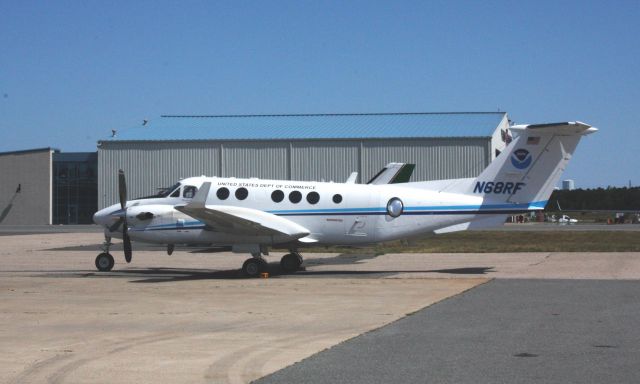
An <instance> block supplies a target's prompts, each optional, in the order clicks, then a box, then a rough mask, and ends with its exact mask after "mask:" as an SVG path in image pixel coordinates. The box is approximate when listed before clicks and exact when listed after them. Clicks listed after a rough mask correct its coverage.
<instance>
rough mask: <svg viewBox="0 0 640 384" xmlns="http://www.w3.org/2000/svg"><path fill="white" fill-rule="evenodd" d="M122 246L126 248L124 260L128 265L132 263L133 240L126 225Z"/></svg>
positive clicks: (123, 231)
mask: <svg viewBox="0 0 640 384" xmlns="http://www.w3.org/2000/svg"><path fill="white" fill-rule="evenodd" d="M122 245H123V247H124V259H125V260H126V261H127V263H130V262H131V256H132V252H131V239H130V238H129V233H128V231H127V226H126V225H125V226H124V228H123V230H122Z"/></svg>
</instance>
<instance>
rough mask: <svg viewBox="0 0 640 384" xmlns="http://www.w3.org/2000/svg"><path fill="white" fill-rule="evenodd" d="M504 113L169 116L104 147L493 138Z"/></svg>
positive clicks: (122, 132) (127, 132) (127, 131)
mask: <svg viewBox="0 0 640 384" xmlns="http://www.w3.org/2000/svg"><path fill="white" fill-rule="evenodd" d="M505 116H506V113H505V112H449V113H375V114H314V115H226V116H176V115H165V116H161V117H160V118H158V119H155V120H151V121H149V122H148V123H146V124H144V125H142V126H139V127H134V128H128V129H122V130H118V131H117V132H116V134H115V136H114V137H111V138H108V139H105V140H103V141H174V140H285V139H293V140H304V139H362V138H378V139H385V138H418V137H490V136H491V135H492V134H493V132H494V131H495V130H496V128H497V127H498V125H499V124H500V122H501V121H502V120H503V118H504V117H505Z"/></svg>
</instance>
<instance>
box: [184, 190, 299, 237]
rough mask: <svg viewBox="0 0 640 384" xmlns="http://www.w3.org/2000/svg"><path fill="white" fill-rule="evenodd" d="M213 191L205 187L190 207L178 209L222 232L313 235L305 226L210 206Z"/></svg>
mask: <svg viewBox="0 0 640 384" xmlns="http://www.w3.org/2000/svg"><path fill="white" fill-rule="evenodd" d="M210 189H211V183H210V182H206V183H204V184H203V185H202V187H201V188H200V190H199V191H198V193H197V194H196V196H195V197H194V198H193V200H192V201H191V202H190V203H189V204H186V205H177V206H175V207H174V208H175V209H177V210H178V211H180V212H182V213H184V214H187V215H189V216H191V217H193V218H194V219H197V220H200V221H202V222H203V223H205V224H207V225H208V226H209V227H211V228H212V229H213V230H215V231H219V232H224V233H230V234H242V235H249V236H250V235H254V236H278V235H279V236H287V237H291V238H292V239H299V238H302V237H305V236H307V235H309V230H307V229H306V228H304V227H302V226H301V225H298V224H296V223H294V222H292V221H290V220H287V219H285V218H282V217H280V216H276V215H273V214H271V213H267V212H264V211H260V210H257V209H252V208H245V207H237V206H229V205H206V200H207V196H208V195H209V190H210Z"/></svg>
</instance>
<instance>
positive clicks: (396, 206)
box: [387, 197, 404, 217]
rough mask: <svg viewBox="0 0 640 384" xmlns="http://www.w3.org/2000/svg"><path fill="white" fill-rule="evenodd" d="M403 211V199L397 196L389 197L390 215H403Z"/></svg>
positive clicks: (388, 211) (388, 209)
mask: <svg viewBox="0 0 640 384" xmlns="http://www.w3.org/2000/svg"><path fill="white" fill-rule="evenodd" d="M402 211H404V204H403V203H402V200H400V199H399V198H397V197H392V198H391V199H389V202H388V203H387V213H388V214H389V216H391V217H398V216H400V215H402Z"/></svg>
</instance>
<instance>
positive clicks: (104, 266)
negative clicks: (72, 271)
mask: <svg viewBox="0 0 640 384" xmlns="http://www.w3.org/2000/svg"><path fill="white" fill-rule="evenodd" d="M111 244H112V243H111V237H108V236H105V238H104V243H102V253H101V254H99V255H98V256H97V257H96V268H98V271H100V272H109V271H110V270H111V269H112V268H113V265H114V264H115V261H114V260H113V256H111V254H110V253H109V247H111Z"/></svg>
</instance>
